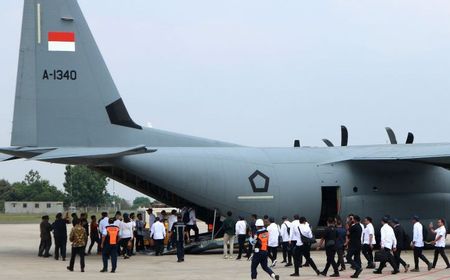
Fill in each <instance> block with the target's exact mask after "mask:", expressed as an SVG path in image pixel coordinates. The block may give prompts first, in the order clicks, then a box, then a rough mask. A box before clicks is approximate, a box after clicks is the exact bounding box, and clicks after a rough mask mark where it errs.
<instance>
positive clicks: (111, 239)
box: [38, 207, 199, 273]
mask: <svg viewBox="0 0 450 280" xmlns="http://www.w3.org/2000/svg"><path fill="white" fill-rule="evenodd" d="M146 214H147V215H148V219H146V220H145V221H144V217H143V213H138V214H137V215H135V213H129V214H128V213H123V214H122V213H121V212H120V211H117V212H116V214H115V215H114V216H113V217H109V214H108V213H107V212H103V213H101V217H100V218H99V219H98V220H97V217H96V216H95V215H92V216H91V217H90V222H89V221H88V218H87V217H88V215H87V214H86V213H82V214H80V216H79V217H78V216H77V214H75V213H74V214H72V216H71V217H69V214H68V213H66V215H65V216H64V217H63V214H62V213H58V214H57V215H56V217H55V221H54V222H53V223H50V221H49V220H50V218H49V216H48V215H45V216H43V217H42V221H41V224H40V233H41V236H40V237H41V243H40V245H39V252H38V256H40V257H44V258H49V257H52V256H54V258H55V260H59V259H62V260H63V261H65V260H66V255H67V253H66V246H67V241H69V242H70V243H71V258H70V262H69V266H67V269H68V270H69V271H74V265H75V259H76V256H79V258H80V268H81V272H84V268H85V255H90V254H91V252H92V249H93V248H96V253H97V254H98V255H101V256H102V261H103V267H102V269H101V270H100V272H107V271H108V262H109V261H111V270H110V272H112V273H114V272H115V271H116V269H117V259H118V257H120V256H122V257H123V259H129V258H130V257H132V256H133V255H135V252H149V251H151V250H153V251H154V252H155V255H156V256H161V255H162V254H163V252H164V241H165V240H167V250H172V249H175V248H176V250H177V261H178V262H183V261H184V244H185V243H186V242H190V232H191V231H192V230H193V231H194V238H195V239H196V240H198V238H199V229H198V227H197V220H196V215H195V209H193V208H192V207H185V208H183V209H182V210H181V211H180V212H178V211H177V210H175V209H174V210H172V211H171V212H170V214H167V213H166V211H164V210H163V211H161V213H160V214H159V215H158V216H155V214H153V210H152V209H151V208H150V209H148V210H147V211H146ZM70 223H71V224H72V226H73V227H72V229H71V231H70V233H69V234H68V230H67V225H68V224H70ZM52 232H53V239H54V243H55V246H54V255H52V254H50V249H51V246H52V236H51V233H52ZM146 234H147V238H145V235H146ZM145 239H146V240H148V242H144V240H145ZM89 241H90V244H88V243H89Z"/></svg>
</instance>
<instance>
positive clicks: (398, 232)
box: [391, 219, 409, 272]
mask: <svg viewBox="0 0 450 280" xmlns="http://www.w3.org/2000/svg"><path fill="white" fill-rule="evenodd" d="M391 226H392V228H393V229H394V233H395V238H396V239H397V250H396V251H394V258H395V262H396V263H397V266H398V267H397V269H399V268H400V264H401V265H402V266H403V268H404V269H405V272H408V270H409V264H407V263H406V262H405V261H404V260H403V259H402V258H401V254H402V250H405V249H406V246H407V243H408V240H406V239H407V238H406V232H405V230H404V229H403V227H402V226H401V225H400V223H399V221H398V220H397V219H393V220H392V222H391Z"/></svg>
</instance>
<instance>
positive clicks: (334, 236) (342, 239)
mask: <svg viewBox="0 0 450 280" xmlns="http://www.w3.org/2000/svg"><path fill="white" fill-rule="evenodd" d="M411 222H412V223H413V232H412V238H410V237H409V236H410V235H409V234H408V233H407V232H406V231H405V229H404V228H403V227H402V225H401V224H400V223H399V221H398V219H395V218H392V217H390V216H385V217H383V218H382V219H381V221H380V224H381V229H380V232H379V233H380V234H379V236H380V239H379V246H377V239H376V235H375V227H374V225H373V220H372V218H371V217H365V218H364V219H361V218H360V217H359V216H358V215H354V214H350V215H348V216H347V217H346V219H345V220H343V219H341V218H340V217H330V218H328V219H327V226H326V228H325V230H324V232H323V233H322V236H323V237H322V238H321V239H320V241H319V243H318V244H316V245H317V246H316V249H317V250H321V249H324V250H325V254H326V261H327V262H326V265H325V267H324V269H323V270H322V271H321V270H319V269H318V267H317V266H316V264H315V262H314V260H313V259H312V258H311V247H312V244H314V243H316V242H317V241H316V239H315V237H314V235H313V232H312V229H311V226H310V225H309V224H308V221H307V219H306V218H305V217H300V216H299V215H294V216H293V220H292V221H290V220H289V219H288V217H286V216H284V217H282V219H281V223H280V224H277V223H275V219H274V218H269V217H268V216H267V215H265V216H264V217H263V218H262V219H258V217H257V215H255V214H254V215H252V216H251V217H250V221H249V222H247V221H246V220H245V218H244V217H239V218H238V221H236V222H235V221H234V220H233V218H232V213H231V212H228V213H227V218H226V219H225V220H224V222H223V230H224V233H225V236H224V248H223V257H224V258H225V259H232V258H233V257H234V256H233V246H232V244H233V240H234V238H235V237H236V236H237V238H238V244H239V250H238V255H237V258H236V259H237V260H240V259H241V258H242V256H243V254H245V258H247V259H248V260H251V261H252V265H251V278H252V279H256V276H257V271H256V268H257V267H258V265H261V267H262V268H263V270H264V271H265V272H267V273H268V274H269V275H270V276H271V277H272V278H273V279H279V276H278V275H276V274H275V273H274V271H273V270H272V269H273V268H274V267H275V266H276V265H277V262H278V260H277V257H278V256H277V254H278V249H279V247H281V251H282V256H283V260H282V262H281V263H285V266H286V267H289V266H293V267H294V272H293V273H292V274H291V275H290V276H292V277H298V276H300V268H301V267H310V268H311V269H313V270H314V272H315V273H316V274H317V275H318V276H320V275H323V276H327V275H328V270H329V269H330V267H331V268H332V269H333V273H332V274H330V275H329V276H330V277H339V276H340V272H342V271H345V270H346V269H347V267H346V266H347V264H350V267H351V269H353V270H354V273H353V274H352V275H351V278H358V277H359V275H360V274H361V272H362V271H363V264H362V261H361V254H362V255H363V256H364V257H365V259H366V260H367V266H366V268H367V269H373V273H375V274H381V273H382V271H383V269H384V268H385V267H386V265H387V264H389V265H390V266H391V267H392V272H391V273H392V274H397V273H399V272H400V268H401V267H402V268H403V270H404V272H405V273H406V272H408V271H411V272H419V271H420V268H419V260H422V261H423V262H424V263H425V265H426V269H427V270H431V269H433V268H435V267H436V264H437V261H438V258H439V256H441V257H442V259H443V260H444V262H445V265H446V268H447V269H449V268H450V263H449V261H448V258H447V256H446V254H445V251H444V249H445V240H446V234H447V230H446V227H445V220H444V219H438V220H437V228H434V226H433V224H432V223H430V224H429V225H428V227H426V226H425V225H423V224H422V223H421V221H420V218H419V217H418V216H417V215H415V216H413V217H412V219H411ZM428 232H432V233H433V234H435V239H434V240H432V241H429V242H427V233H428ZM246 239H249V241H250V242H249V245H248V246H246V243H245V240H246ZM425 244H430V245H431V246H434V248H435V251H434V259H433V262H430V261H429V260H428V259H427V258H426V257H425V256H424V255H423V253H422V251H423V248H424V246H425ZM228 247H229V248H228ZM375 248H379V250H377V251H374V249H375ZM409 248H411V249H412V250H413V253H414V268H412V269H411V270H410V265H409V264H407V263H406V262H405V261H404V260H403V259H402V257H401V253H402V251H403V250H406V249H409ZM268 259H270V261H271V265H270V267H269V265H268ZM303 259H305V262H304V263H303ZM376 262H379V266H378V267H376V265H375V263H376Z"/></svg>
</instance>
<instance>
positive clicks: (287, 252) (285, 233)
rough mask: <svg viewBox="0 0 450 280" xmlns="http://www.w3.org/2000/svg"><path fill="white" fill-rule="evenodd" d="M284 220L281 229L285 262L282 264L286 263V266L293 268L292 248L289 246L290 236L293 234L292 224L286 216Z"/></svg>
mask: <svg viewBox="0 0 450 280" xmlns="http://www.w3.org/2000/svg"><path fill="white" fill-rule="evenodd" d="M281 219H282V220H283V223H282V224H281V227H280V234H281V241H282V243H281V245H282V247H283V261H282V262H281V263H286V265H285V266H291V265H292V251H291V247H290V246H289V235H290V233H291V222H289V220H288V218H287V217H286V216H283V217H282V218H281Z"/></svg>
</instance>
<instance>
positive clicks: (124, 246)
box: [119, 237, 131, 256]
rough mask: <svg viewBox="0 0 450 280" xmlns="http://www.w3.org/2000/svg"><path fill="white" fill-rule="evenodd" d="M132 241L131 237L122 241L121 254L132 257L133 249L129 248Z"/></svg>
mask: <svg viewBox="0 0 450 280" xmlns="http://www.w3.org/2000/svg"><path fill="white" fill-rule="evenodd" d="M130 240H131V237H127V238H122V239H120V241H119V243H120V248H121V249H120V254H121V255H123V256H131V248H130V247H128V242H129V241H130Z"/></svg>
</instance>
